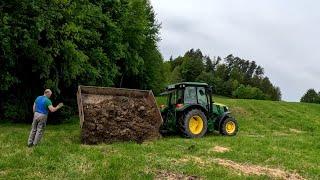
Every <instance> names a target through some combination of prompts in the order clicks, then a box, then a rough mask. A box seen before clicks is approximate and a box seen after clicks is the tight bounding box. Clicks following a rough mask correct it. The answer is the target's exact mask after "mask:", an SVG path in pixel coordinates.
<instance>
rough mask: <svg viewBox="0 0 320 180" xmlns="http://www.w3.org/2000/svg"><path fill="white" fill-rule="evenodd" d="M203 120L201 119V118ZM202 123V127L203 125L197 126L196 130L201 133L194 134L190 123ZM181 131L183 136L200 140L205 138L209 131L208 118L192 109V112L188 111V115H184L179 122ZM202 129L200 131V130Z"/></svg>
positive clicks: (197, 110)
mask: <svg viewBox="0 0 320 180" xmlns="http://www.w3.org/2000/svg"><path fill="white" fill-rule="evenodd" d="M199 117H200V118H201V119H200V118H199ZM192 119H193V120H195V121H198V122H199V123H201V122H200V121H202V127H201V125H198V126H196V129H194V130H197V131H199V133H195V132H192V131H193V130H192V129H190V126H189V125H190V124H189V123H190V121H191V120H192ZM179 126H180V127H179V129H180V130H181V133H182V135H183V136H185V137H188V138H200V137H202V136H204V135H205V134H206V132H207V129H208V123H207V117H206V115H205V114H204V113H203V112H202V111H201V110H199V109H192V110H191V111H188V112H187V113H186V114H184V115H183V116H182V117H181V119H180V120H179ZM199 128H200V129H199Z"/></svg>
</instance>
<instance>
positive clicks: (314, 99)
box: [300, 89, 320, 104]
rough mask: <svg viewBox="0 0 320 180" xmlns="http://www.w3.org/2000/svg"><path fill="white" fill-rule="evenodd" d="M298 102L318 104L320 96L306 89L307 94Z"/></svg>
mask: <svg viewBox="0 0 320 180" xmlns="http://www.w3.org/2000/svg"><path fill="white" fill-rule="evenodd" d="M300 102H306V103H318V104H319V103H320V96H319V94H318V93H317V92H316V91H315V90H314V89H308V90H307V92H306V93H305V94H304V95H303V96H302V97H301V99H300Z"/></svg>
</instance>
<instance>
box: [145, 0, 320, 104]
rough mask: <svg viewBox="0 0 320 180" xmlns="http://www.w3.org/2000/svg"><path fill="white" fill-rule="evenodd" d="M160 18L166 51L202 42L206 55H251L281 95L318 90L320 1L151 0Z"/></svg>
mask: <svg viewBox="0 0 320 180" xmlns="http://www.w3.org/2000/svg"><path fill="white" fill-rule="evenodd" d="M151 3H152V5H153V7H154V9H155V12H156V13H157V18H158V20H159V21H160V22H161V23H162V29H161V38H162V41H160V42H159V47H160V50H161V52H162V53H163V55H164V57H165V58H166V59H168V58H169V57H170V56H171V55H172V56H173V57H176V56H178V55H183V54H184V53H185V52H186V51H187V50H189V49H190V48H200V49H201V50H202V51H203V52H204V53H205V54H207V55H210V56H222V57H225V56H227V55H228V54H234V55H235V56H239V57H242V58H245V59H249V60H254V61H256V62H257V63H258V64H260V65H262V66H263V67H264V68H265V72H266V75H267V76H269V77H270V79H271V81H272V82H273V83H274V84H275V85H277V86H280V88H281V90H282V93H283V99H284V100H288V101H299V99H300V97H301V96H302V95H303V93H304V92H305V91H306V90H307V89H308V88H316V89H317V90H320V84H319V83H317V80H318V78H319V77H320V69H319V65H318V64H317V63H318V62H319V59H320V54H319V53H320V52H319V51H320V47H319V42H320V36H319V32H320V23H319V22H320V11H318V9H317V8H318V7H320V1H317V0H304V1H301V0H259V1H252V0H200V1H199V0H151Z"/></svg>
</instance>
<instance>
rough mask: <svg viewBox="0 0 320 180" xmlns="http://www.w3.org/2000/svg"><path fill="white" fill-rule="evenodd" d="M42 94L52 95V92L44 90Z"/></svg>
mask: <svg viewBox="0 0 320 180" xmlns="http://www.w3.org/2000/svg"><path fill="white" fill-rule="evenodd" d="M44 94H52V91H51V90H50V89H46V90H44Z"/></svg>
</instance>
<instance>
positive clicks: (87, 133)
mask: <svg viewBox="0 0 320 180" xmlns="http://www.w3.org/2000/svg"><path fill="white" fill-rule="evenodd" d="M83 111H84V119H85V120H84V122H83V126H82V132H81V140H82V143H85V144H97V143H101V142H104V143H112V142H115V141H136V142H137V143H142V142H143V141H145V140H152V139H156V138H159V137H160V134H159V128H160V125H161V123H162V122H161V121H162V120H161V119H159V117H158V116H157V113H158V109H156V108H154V107H152V105H150V104H149V103H147V101H146V99H144V98H132V97H130V98H129V97H125V96H114V97H113V96H109V97H106V98H105V99H104V100H102V101H99V102H98V103H84V104H83Z"/></svg>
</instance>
